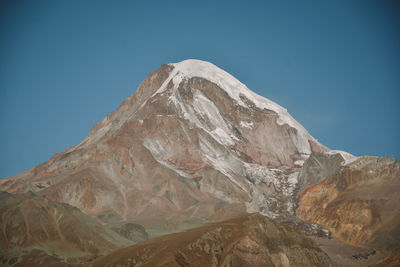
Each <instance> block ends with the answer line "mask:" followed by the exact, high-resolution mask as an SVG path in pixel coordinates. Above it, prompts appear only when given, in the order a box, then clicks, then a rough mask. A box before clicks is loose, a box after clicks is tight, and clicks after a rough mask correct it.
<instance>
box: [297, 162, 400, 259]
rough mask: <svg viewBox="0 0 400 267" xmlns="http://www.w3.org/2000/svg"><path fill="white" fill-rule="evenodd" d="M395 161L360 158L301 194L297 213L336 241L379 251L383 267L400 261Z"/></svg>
mask: <svg viewBox="0 0 400 267" xmlns="http://www.w3.org/2000/svg"><path fill="white" fill-rule="evenodd" d="M399 189H400V165H399V162H398V161H395V160H393V159H388V158H377V157H361V158H359V159H357V160H356V161H354V162H352V163H350V164H348V165H346V166H345V167H344V168H343V169H341V170H340V171H338V172H336V173H334V174H333V175H331V176H330V177H328V178H327V179H325V180H323V181H322V182H320V183H319V184H316V185H314V186H312V187H310V188H308V189H306V190H305V191H303V192H302V193H300V195H299V197H300V202H299V208H298V209H297V215H298V216H299V217H300V218H302V219H304V220H306V221H309V222H312V223H318V224H321V225H322V226H324V227H326V228H327V229H329V230H330V231H331V232H332V234H333V236H335V237H336V238H337V239H339V240H341V241H344V242H347V243H349V244H352V245H357V246H363V247H367V248H373V249H375V250H378V251H382V252H383V253H384V254H385V255H387V256H388V258H387V259H386V260H385V261H383V263H381V264H382V265H386V264H393V266H398V264H400V245H399V244H400V235H399V233H400V216H399V215H400V206H399V203H400V190H399Z"/></svg>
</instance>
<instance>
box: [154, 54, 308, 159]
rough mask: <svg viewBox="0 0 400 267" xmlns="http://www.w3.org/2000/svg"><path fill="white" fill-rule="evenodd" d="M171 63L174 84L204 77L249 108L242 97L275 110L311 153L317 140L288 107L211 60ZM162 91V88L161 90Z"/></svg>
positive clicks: (303, 150)
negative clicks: (311, 145) (263, 94)
mask: <svg viewBox="0 0 400 267" xmlns="http://www.w3.org/2000/svg"><path fill="white" fill-rule="evenodd" d="M169 65H171V66H173V67H174V70H173V71H172V72H171V76H173V77H171V79H173V81H174V84H176V85H177V84H179V83H180V82H181V81H182V79H183V78H188V79H189V78H192V77H200V78H204V79H206V80H209V81H211V82H213V83H215V84H217V85H218V86H219V87H220V88H221V89H223V90H224V91H225V92H226V93H227V94H228V95H229V96H230V97H231V98H232V99H234V100H235V101H236V102H237V103H238V104H239V105H241V106H243V107H246V108H247V105H246V103H244V102H243V100H242V99H241V97H243V96H244V97H246V98H247V99H248V100H250V101H251V102H253V103H254V104H255V105H256V107H258V108H260V109H267V110H272V111H274V112H275V113H277V114H278V119H277V123H278V124H279V125H284V124H287V125H289V126H290V127H292V128H294V129H296V130H297V131H298V140H297V143H298V145H297V147H298V148H299V152H300V153H302V154H305V155H309V154H311V149H310V145H309V143H308V140H314V141H316V140H315V139H314V138H313V137H312V136H311V135H310V134H309V133H308V132H307V130H306V129H305V128H304V127H303V126H302V125H301V124H300V123H298V122H297V121H296V120H295V119H294V118H293V117H292V116H291V115H290V114H289V113H288V111H287V109H285V108H283V107H282V106H280V105H278V104H277V103H275V102H273V101H271V100H269V99H267V98H265V97H262V96H260V95H258V94H256V93H254V92H253V91H251V90H250V89H249V88H247V86H246V85H245V84H243V83H241V82H240V81H239V80H238V79H236V78H235V77H234V76H232V75H231V74H229V73H227V72H226V71H224V70H222V69H220V68H219V67H217V66H215V65H214V64H212V63H210V62H207V61H202V60H197V59H187V60H184V61H181V62H178V63H170V64H169ZM161 91H162V90H160V91H159V92H161Z"/></svg>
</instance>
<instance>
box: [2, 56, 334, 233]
mask: <svg viewBox="0 0 400 267" xmlns="http://www.w3.org/2000/svg"><path fill="white" fill-rule="evenodd" d="M324 151H327V149H326V148H325V147H324V146H322V145H320V144H319V143H318V142H317V141H316V140H315V139H314V138H313V137H311V136H310V134H309V133H308V132H307V131H306V130H305V129H304V128H303V127H302V126H301V125H300V124H299V123H298V122H296V121H295V120H294V119H293V118H292V117H291V116H290V115H289V113H288V112H287V111H286V110H285V109H284V108H282V107H281V106H279V105H277V104H275V103H274V102H272V101H270V100H268V99H266V98H263V97H261V96H258V95H256V94H255V93H253V92H252V91H250V90H249V89H248V88H247V87H246V86H245V85H244V84H242V83H240V82H239V81H238V80H237V79H235V78H234V77H232V76H231V75H229V74H228V73H226V72H225V71H223V70H221V69H219V68H218V67H216V66H214V65H212V64H211V63H208V62H203V61H199V60H186V61H183V62H180V63H175V64H168V65H163V66H161V67H160V68H159V69H158V70H156V71H155V72H153V73H151V74H150V75H149V76H148V77H147V78H146V79H145V80H144V81H143V82H142V83H141V85H140V86H139V88H138V90H137V92H136V93H135V94H133V95H132V96H131V97H129V98H127V99H126V100H124V101H123V103H122V104H121V105H120V107H119V108H118V109H117V110H116V111H115V112H113V113H112V114H110V115H108V116H107V117H106V118H104V120H102V121H101V122H99V123H98V124H97V125H96V126H94V127H93V129H92V130H91V132H90V134H89V136H88V137H87V138H85V139H84V140H83V141H82V142H81V143H80V144H79V145H77V146H74V147H72V148H70V149H68V150H66V151H64V152H62V153H60V154H56V155H54V156H53V157H52V158H51V159H50V160H49V161H47V162H45V163H43V164H41V165H40V166H37V167H35V168H33V169H31V170H29V171H26V172H24V173H21V174H19V175H17V176H14V177H11V178H8V179H4V180H1V181H0V189H1V190H5V191H8V192H12V193H17V192H18V193H21V192H27V191H28V190H31V191H34V192H37V193H38V194H40V195H43V196H45V197H47V198H48V199H51V200H54V201H58V202H64V203H68V204H70V205H72V206H75V207H78V208H79V209H81V210H82V211H84V212H85V213H87V214H90V215H93V216H98V217H99V218H113V220H114V222H115V223H117V222H132V223H139V224H141V225H146V228H148V229H150V233H151V235H158V234H161V233H164V232H168V231H177V230H179V229H184V228H188V227H193V226H198V225H201V224H203V223H205V222H210V221H218V220H221V219H226V218H230V217H233V216H237V215H239V214H243V213H245V212H261V213H262V214H264V215H267V216H270V217H273V218H277V217H285V216H289V215H293V214H294V208H295V205H294V199H295V197H294V195H295V194H294V191H295V189H296V186H297V176H298V172H299V168H300V167H301V166H302V164H303V162H304V160H306V159H307V158H308V157H309V155H310V154H311V153H322V152H324ZM166 222H167V223H166Z"/></svg>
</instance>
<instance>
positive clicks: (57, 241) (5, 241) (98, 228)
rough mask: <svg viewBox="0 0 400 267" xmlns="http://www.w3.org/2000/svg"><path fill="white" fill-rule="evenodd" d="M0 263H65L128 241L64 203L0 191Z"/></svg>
mask: <svg viewBox="0 0 400 267" xmlns="http://www.w3.org/2000/svg"><path fill="white" fill-rule="evenodd" d="M0 214H1V217H0V228H1V229H2V231H1V232H0V265H1V264H4V265H6V264H7V265H10V266H39V265H43V266H51V265H54V266H68V265H67V264H69V263H71V264H72V263H77V262H82V261H86V260H89V259H92V258H93V257H96V256H100V255H104V254H106V253H109V252H110V251H112V250H114V249H116V248H120V247H123V246H127V245H130V244H132V243H133V242H130V241H129V240H128V239H125V238H123V237H122V236H120V235H118V234H117V233H115V232H113V231H111V230H110V229H108V228H106V227H104V226H103V225H101V224H100V223H99V222H97V221H96V220H95V219H93V218H91V217H90V216H88V215H86V214H84V213H82V212H81V211H80V210H78V209H77V208H75V207H72V206H70V205H68V204H61V203H56V202H53V201H49V200H47V199H46V198H43V197H41V196H39V195H36V194H34V193H32V192H29V193H26V194H22V195H13V194H9V193H7V192H3V191H0Z"/></svg>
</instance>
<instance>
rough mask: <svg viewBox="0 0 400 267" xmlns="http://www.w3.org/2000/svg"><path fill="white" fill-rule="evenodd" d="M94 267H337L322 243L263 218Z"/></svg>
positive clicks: (178, 238) (166, 239) (174, 237)
mask: <svg viewBox="0 0 400 267" xmlns="http://www.w3.org/2000/svg"><path fill="white" fill-rule="evenodd" d="M89 266H93V267H95V266H110V267H111V266H120V267H122V266H152V267H155V266H242V267H245V266H254V267H255V266H335V264H334V263H333V262H332V261H331V260H330V259H329V258H328V256H327V255H326V254H325V253H324V252H322V251H321V250H320V249H319V248H318V247H317V246H316V244H315V243H314V242H313V241H312V240H310V239H308V238H306V237H305V236H304V235H302V234H301V233H299V232H298V231H296V230H295V229H294V228H291V227H288V226H284V225H282V224H279V223H277V222H276V221H273V220H271V219H268V218H266V217H264V216H262V215H260V214H249V215H245V216H242V217H238V218H235V219H231V220H228V221H224V222H220V223H214V224H208V225H204V226H201V227H199V228H195V229H191V230H187V231H184V232H181V233H177V234H170V235H165V236H162V237H159V238H155V239H152V240H149V241H146V242H143V243H139V244H136V245H134V246H130V247H126V248H123V249H120V250H117V251H115V252H113V253H111V254H109V255H107V256H105V257H102V258H99V259H97V260H95V261H94V262H93V263H91V264H89Z"/></svg>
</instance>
